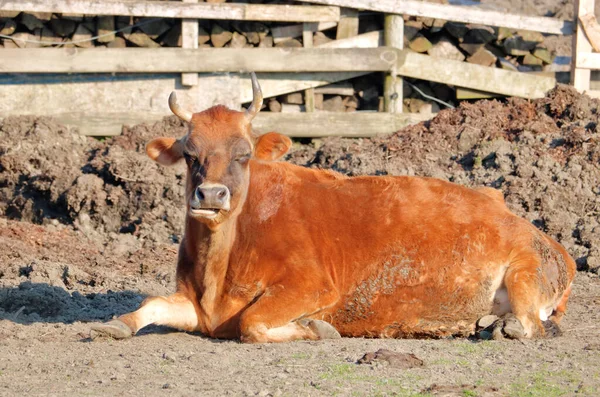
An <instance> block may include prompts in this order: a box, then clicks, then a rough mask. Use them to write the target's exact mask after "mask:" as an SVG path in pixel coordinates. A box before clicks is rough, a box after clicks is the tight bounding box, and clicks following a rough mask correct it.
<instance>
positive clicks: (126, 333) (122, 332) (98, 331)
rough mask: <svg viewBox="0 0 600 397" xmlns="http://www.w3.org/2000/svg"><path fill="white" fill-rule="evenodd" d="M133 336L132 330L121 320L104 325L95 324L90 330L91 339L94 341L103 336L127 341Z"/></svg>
mask: <svg viewBox="0 0 600 397" xmlns="http://www.w3.org/2000/svg"><path fill="white" fill-rule="evenodd" d="M132 335H133V332H132V331H131V328H129V326H128V325H127V324H125V323H124V322H123V321H121V320H111V321H108V322H106V323H102V324H94V325H92V329H91V330H90V338H92V339H96V338H98V337H101V336H108V337H111V338H113V339H127V338H130V337H131V336H132Z"/></svg>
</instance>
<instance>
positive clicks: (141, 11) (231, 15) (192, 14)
mask: <svg viewBox="0 0 600 397" xmlns="http://www.w3.org/2000/svg"><path fill="white" fill-rule="evenodd" d="M0 10H3V11H25V12H52V13H59V14H63V13H69V14H85V15H127V16H137V17H165V18H189V19H235V20H246V21H272V22H331V21H334V22H337V21H339V19H340V10H339V8H338V7H329V6H326V7H322V6H291V5H272V4H231V3H219V4H215V3H204V2H203V3H198V4H184V3H180V2H168V1H137V0H136V1H125V2H106V1H94V0H68V1H48V0H0Z"/></svg>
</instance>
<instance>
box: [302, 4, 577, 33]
mask: <svg viewBox="0 0 600 397" xmlns="http://www.w3.org/2000/svg"><path fill="white" fill-rule="evenodd" d="M299 1H302V2H305V3H317V4H325V5H331V6H339V7H351V8H356V9H361V10H370V11H378V12H384V13H387V14H403V15H411V16H418V17H429V18H436V19H443V20H447V21H455V22H464V23H475V24H480V25H490V26H502V27H506V28H511V29H525V30H535V31H538V32H544V33H552V34H565V35H568V34H571V33H572V32H573V23H572V22H571V21H563V20H560V19H556V18H548V17H529V16H524V15H518V14H510V13H506V12H499V11H491V10H483V9H479V8H475V7H471V6H455V5H448V4H436V3H429V2H424V1H414V0H299Z"/></svg>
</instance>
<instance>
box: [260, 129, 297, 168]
mask: <svg viewBox="0 0 600 397" xmlns="http://www.w3.org/2000/svg"><path fill="white" fill-rule="evenodd" d="M290 147H292V140H291V139H290V138H288V137H287V136H285V135H281V134H279V133H277V132H267V133H266V134H264V135H261V136H260V137H258V141H257V142H256V148H255V149H254V157H255V158H257V159H259V160H271V161H272V160H278V159H280V158H281V157H282V156H283V155H285V154H286V153H287V152H288V150H290Z"/></svg>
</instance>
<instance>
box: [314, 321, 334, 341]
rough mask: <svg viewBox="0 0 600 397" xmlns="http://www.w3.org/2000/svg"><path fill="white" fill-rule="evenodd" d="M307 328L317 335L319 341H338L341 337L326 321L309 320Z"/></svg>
mask: <svg viewBox="0 0 600 397" xmlns="http://www.w3.org/2000/svg"><path fill="white" fill-rule="evenodd" d="M308 328H310V329H311V330H312V331H313V332H314V333H315V334H317V336H318V337H319V339H340V338H341V337H342V336H341V335H340V333H339V332H338V331H337V329H335V328H334V327H333V325H331V324H329V323H328V322H327V321H323V320H310V321H309V322H308Z"/></svg>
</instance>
